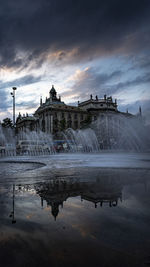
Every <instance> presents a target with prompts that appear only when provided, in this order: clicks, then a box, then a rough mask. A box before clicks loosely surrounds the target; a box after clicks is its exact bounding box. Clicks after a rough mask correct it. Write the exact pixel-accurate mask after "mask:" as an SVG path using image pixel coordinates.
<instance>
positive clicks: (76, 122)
mask: <svg viewBox="0 0 150 267" xmlns="http://www.w3.org/2000/svg"><path fill="white" fill-rule="evenodd" d="M113 114H123V115H125V116H128V117H131V116H133V115H131V114H129V113H128V112H127V113H122V112H119V111H118V109H117V100H116V99H115V101H113V99H112V97H111V96H110V97H107V96H106V95H104V98H103V99H99V98H98V96H96V98H95V99H94V98H93V96H92V95H91V96H90V99H88V100H87V101H84V102H81V103H79V101H78V106H70V105H66V104H65V103H64V102H62V101H61V98H60V97H57V92H56V90H55V88H54V86H52V88H51V90H50V92H49V98H46V100H45V102H44V103H43V102H42V98H41V99H40V106H39V108H38V109H37V110H36V111H35V113H34V115H33V116H29V115H28V114H26V116H25V115H23V116H21V114H19V116H18V118H17V121H16V128H17V130H18V132H20V131H26V130H27V129H28V130H31V131H32V130H35V131H37V132H38V131H39V130H41V131H43V132H45V133H47V134H49V133H51V134H54V135H55V134H57V133H58V132H60V131H63V130H65V129H67V128H72V129H74V130H76V129H80V128H82V127H83V126H84V125H85V124H87V123H88V122H91V121H94V120H96V119H97V118H98V117H99V116H101V117H103V116H104V115H107V116H105V117H107V121H108V120H109V119H108V117H109V118H110V116H111V115H113Z"/></svg>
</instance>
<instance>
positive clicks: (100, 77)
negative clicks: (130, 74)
mask: <svg viewBox="0 0 150 267" xmlns="http://www.w3.org/2000/svg"><path fill="white" fill-rule="evenodd" d="M123 74H124V73H123V72H121V71H119V70H118V71H114V72H112V73H110V74H107V73H101V74H100V73H97V72H96V69H92V68H91V69H88V70H86V71H85V74H83V75H81V76H79V78H78V79H77V80H75V83H74V85H73V86H72V87H71V89H70V90H68V91H66V92H64V93H63V96H65V97H66V96H67V97H71V96H74V95H76V99H78V98H79V96H80V98H81V99H84V98H86V97H89V95H90V94H91V93H92V94H95V95H99V96H100V97H102V96H103V95H104V94H109V95H114V94H115V93H118V92H121V91H122V90H123V89H126V88H128V89H129V91H130V88H132V87H134V86H137V85H144V84H147V83H150V73H146V74H143V75H139V76H137V77H136V78H134V79H132V80H129V79H128V80H127V81H125V82H116V81H118V80H119V78H120V76H122V75H123ZM110 83H111V84H110ZM149 94H150V93H149ZM73 98H74V97H73Z"/></svg>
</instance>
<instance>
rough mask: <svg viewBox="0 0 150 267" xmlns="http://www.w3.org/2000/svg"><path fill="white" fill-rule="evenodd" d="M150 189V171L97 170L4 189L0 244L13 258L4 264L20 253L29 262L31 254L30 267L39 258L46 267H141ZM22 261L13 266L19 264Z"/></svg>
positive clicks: (145, 247) (148, 236)
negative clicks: (50, 266)
mask: <svg viewBox="0 0 150 267" xmlns="http://www.w3.org/2000/svg"><path fill="white" fill-rule="evenodd" d="M85 173H86V176H85V175H84V174H85ZM66 177H67V178H66ZM149 189H150V186H149V171H147V170H143V171H141V170H140V171H139V172H137V171H136V170H131V171H127V170H124V171H121V172H119V171H116V170H111V171H106V170H103V171H101V170H99V169H97V170H91V169H90V170H89V169H88V170H87V171H85V170H82V171H81V172H79V171H78V173H76V174H75V173H74V171H69V176H67V175H65V172H64V173H63V172H61V171H60V173H57V174H55V177H54V178H53V179H51V180H48V179H47V180H46V181H44V182H35V183H32V184H30V183H28V184H27V183H26V184H23V183H17V181H16V183H14V184H13V185H12V184H9V185H8V186H6V185H3V186H1V188H0V191H1V194H0V208H1V230H0V233H1V242H0V246H1V249H2V251H4V253H5V255H9V257H6V258H5V259H4V260H5V265H3V266H7V261H8V260H9V258H10V257H11V255H12V253H13V257H14V254H15V253H19V251H21V253H22V255H25V257H24V256H22V257H24V258H23V260H24V262H25V263H26V264H28V263H29V262H30V261H31V255H32V266H41V264H42V262H41V260H42V261H43V262H45V266H49V263H50V262H52V266H69V267H70V266H71V264H72V262H74V265H73V266H85V265H86V266H99V263H100V262H101V266H117V267H118V266H128V264H129V266H134V265H135V264H136V266H142V265H141V264H142V262H143V261H144V260H145V259H146V257H147V255H148V251H149V241H148V240H150V232H149V219H150V214H149V205H150V200H149V191H150V190H149ZM15 222H16V223H15ZM12 240H14V241H13V242H12ZM3 242H4V244H5V245H4V246H3V245H2V244H3ZM6 244H7V245H6ZM18 244H19V245H18ZM42 247H43V248H44V250H42ZM30 251H32V253H31V252H30ZM0 254H1V253H0ZM108 254H109V255H110V258H109V257H108ZM127 255H128V257H127ZM71 257H72V259H71ZM19 259H20V260H18V259H17V256H16V260H15V261H14V265H12V266H15V267H16V266H17V267H18V266H21V265H20V263H21V262H22V258H21V256H20V258H19ZM62 261H63V264H64V265H61V262H62ZM46 264H47V265H46ZM92 264H93V265H92ZM138 264H139V265H138ZM29 266H30V265H29Z"/></svg>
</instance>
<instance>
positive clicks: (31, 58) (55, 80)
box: [0, 0, 150, 120]
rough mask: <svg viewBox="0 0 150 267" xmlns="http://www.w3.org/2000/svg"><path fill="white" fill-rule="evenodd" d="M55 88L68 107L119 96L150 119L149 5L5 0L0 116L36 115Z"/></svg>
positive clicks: (0, 25)
mask: <svg viewBox="0 0 150 267" xmlns="http://www.w3.org/2000/svg"><path fill="white" fill-rule="evenodd" d="M52 84H54V85H55V88H56V90H57V91H58V94H60V95H61V96H62V99H63V100H64V101H65V102H66V103H72V104H75V103H77V101H78V100H80V101H82V100H86V99H87V98H89V95H90V94H91V93H92V94H93V96H95V95H98V96H99V97H103V95H104V94H105V93H106V94H107V95H112V96H113V97H114V98H117V99H118V103H119V109H120V110H122V111H126V109H127V108H128V109H129V111H130V112H132V113H134V114H135V113H137V112H138V107H139V105H141V106H142V109H143V113H144V114H145V115H146V116H147V117H148V116H150V0H122V1H121V0H91V1H90V0H13V1H10V0H1V6H0V119H1V120H2V119H3V118H5V117H6V116H8V117H12V98H11V95H10V92H11V88H12V86H16V87H17V92H16V109H17V113H18V112H19V111H20V112H21V113H26V112H28V113H29V114H30V113H33V112H34V110H35V109H36V108H37V107H38V105H39V99H40V96H42V97H43V100H45V97H46V96H48V93H49V90H50V88H51V85H52Z"/></svg>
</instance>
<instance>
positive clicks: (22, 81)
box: [0, 75, 41, 90]
mask: <svg viewBox="0 0 150 267" xmlns="http://www.w3.org/2000/svg"><path fill="white" fill-rule="evenodd" d="M40 80H41V76H38V77H35V76H33V75H25V76H23V77H21V78H19V79H15V80H12V81H9V82H2V81H0V90H1V89H2V90H3V89H4V88H10V89H11V88H12V86H24V85H28V84H32V83H37V82H39V81H40Z"/></svg>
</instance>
